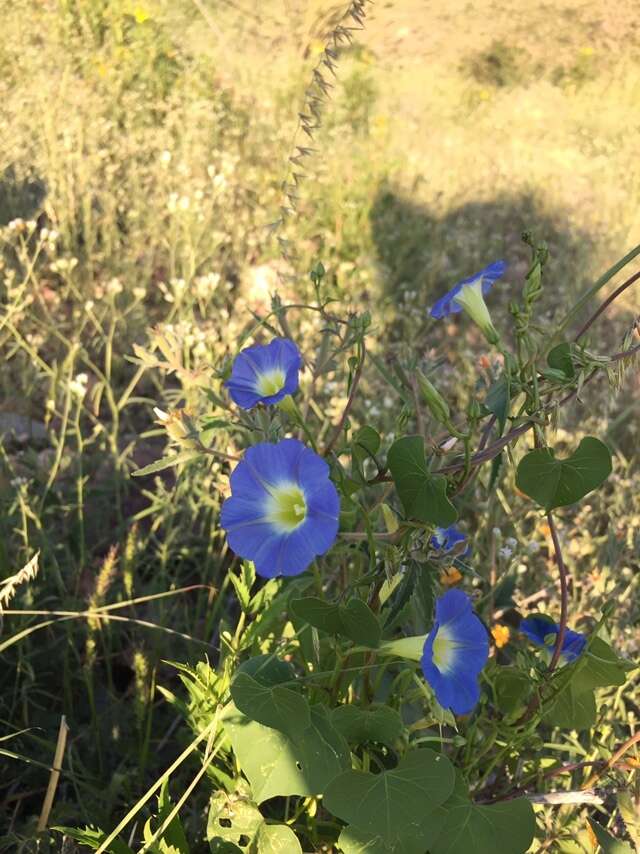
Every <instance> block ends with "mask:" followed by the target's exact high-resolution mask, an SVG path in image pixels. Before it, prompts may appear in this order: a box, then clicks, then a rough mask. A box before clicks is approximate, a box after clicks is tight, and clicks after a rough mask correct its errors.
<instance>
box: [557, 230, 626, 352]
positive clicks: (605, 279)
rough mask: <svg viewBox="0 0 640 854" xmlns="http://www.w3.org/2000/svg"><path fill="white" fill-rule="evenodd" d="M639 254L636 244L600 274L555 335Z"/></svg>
mask: <svg viewBox="0 0 640 854" xmlns="http://www.w3.org/2000/svg"><path fill="white" fill-rule="evenodd" d="M638 255H640V245H638V246H634V247H633V249H632V250H631V251H630V252H628V253H627V254H626V255H625V256H624V258H621V259H620V260H619V261H617V262H616V263H615V264H614V265H613V267H610V268H609V269H608V270H607V271H606V273H604V274H603V275H602V276H600V278H599V279H598V281H597V282H596V283H595V284H594V285H593V286H592V287H590V288H589V290H588V291H587V292H586V293H585V294H583V295H582V296H581V297H580V299H579V300H578V302H577V303H576V304H575V305H574V306H573V308H572V309H571V311H569V312H568V314H567V315H566V316H565V318H564V319H563V321H562V323H561V324H560V325H559V326H558V328H557V329H556V330H555V335H560V334H561V333H562V332H563V331H564V330H565V329H566V328H567V326H568V325H569V324H570V323H571V321H572V320H573V318H574V317H576V316H577V315H578V314H579V313H580V312H581V311H582V309H583V308H584V306H585V305H586V304H587V303H588V302H589V300H591V299H592V298H593V297H594V296H595V295H596V294H597V293H598V291H599V290H600V289H601V288H603V287H604V286H605V285H606V284H607V282H608V281H609V280H610V279H612V278H613V277H614V276H615V275H616V273H619V272H620V270H622V268H623V267H626V265H627V264H629V263H630V262H631V261H633V259H634V258H636V257H637V256H638Z"/></svg>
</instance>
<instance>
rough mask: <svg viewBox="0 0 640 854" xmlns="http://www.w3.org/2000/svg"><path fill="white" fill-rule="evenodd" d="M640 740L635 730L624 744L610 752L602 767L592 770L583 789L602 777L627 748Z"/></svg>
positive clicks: (639, 733) (639, 735)
mask: <svg viewBox="0 0 640 854" xmlns="http://www.w3.org/2000/svg"><path fill="white" fill-rule="evenodd" d="M638 742H640V732H637V733H636V734H635V735H632V736H631V738H628V739H627V740H626V741H625V743H624V744H622V745H621V746H620V747H619V748H618V749H617V750H616V752H615V753H614V754H612V755H611V756H610V757H609V759H607V761H606V762H605V764H604V765H603V766H602V768H598V770H596V771H594V772H593V774H592V775H591V776H590V777H589V779H588V780H587V782H586V783H585V784H584V788H585V789H589V788H591V786H593V784H594V783H595V782H596V781H597V780H598V778H599V777H602V775H603V774H606V773H607V771H609V770H610V769H611V768H613V766H614V765H616V764H617V762H618V761H619V760H620V759H622V757H623V756H624V754H625V753H626V752H627V750H630V749H631V748H632V747H633V746H634V744H638Z"/></svg>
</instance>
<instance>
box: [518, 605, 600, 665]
mask: <svg viewBox="0 0 640 854" xmlns="http://www.w3.org/2000/svg"><path fill="white" fill-rule="evenodd" d="M520 631H521V632H522V633H523V634H524V635H526V636H527V637H528V638H529V640H530V641H533V643H535V644H537V645H538V646H543V647H545V648H546V649H547V650H549V651H550V652H552V651H553V649H554V648H555V645H556V638H557V637H558V632H559V631H560V626H559V625H558V624H557V623H554V622H553V620H551V619H549V618H548V617H544V616H542V615H534V616H533V617H527V618H526V619H524V620H522V622H521V623H520ZM586 643H587V639H586V637H585V636H584V635H581V634H580V632H574V631H572V630H571V629H566V630H565V633H564V641H563V642H562V653H561V655H560V661H561V662H563V663H565V664H566V663H567V662H569V661H575V660H576V658H577V657H578V656H579V655H580V654H581V653H582V651H583V649H584V648H585V645H586Z"/></svg>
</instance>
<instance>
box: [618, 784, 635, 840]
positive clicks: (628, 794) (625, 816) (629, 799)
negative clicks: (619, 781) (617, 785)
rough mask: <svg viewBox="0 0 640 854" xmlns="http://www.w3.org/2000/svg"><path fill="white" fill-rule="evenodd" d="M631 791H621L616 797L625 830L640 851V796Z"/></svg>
mask: <svg viewBox="0 0 640 854" xmlns="http://www.w3.org/2000/svg"><path fill="white" fill-rule="evenodd" d="M636 792H637V789H636V791H635V792H632V791H630V790H629V789H621V790H620V791H619V792H618V794H617V795H616V800H617V802H618V809H619V810H620V815H621V816H622V820H623V822H624V826H625V830H626V831H627V833H628V834H629V837H630V838H631V840H632V842H633V844H634V845H635V846H636V848H638V850H640V795H638V794H636Z"/></svg>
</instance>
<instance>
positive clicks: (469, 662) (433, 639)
mask: <svg viewBox="0 0 640 854" xmlns="http://www.w3.org/2000/svg"><path fill="white" fill-rule="evenodd" d="M488 657H489V638H488V635H487V630H486V629H485V627H484V625H483V624H482V622H481V621H480V619H479V618H478V617H477V616H476V614H475V613H474V611H473V609H472V607H471V600H470V599H469V597H468V596H467V594H466V593H464V592H463V591H462V590H448V591H447V592H446V593H445V594H444V595H443V596H441V597H440V598H439V599H438V600H437V601H436V621H435V623H434V626H433V628H432V629H431V631H430V632H429V634H428V635H427V638H426V640H425V644H424V649H423V653H422V659H421V665H422V672H423V673H424V675H425V678H426V680H427V682H428V683H429V684H430V685H431V687H432V688H433V690H434V692H435V695H436V699H437V700H438V702H439V703H440V705H441V706H442V707H443V708H447V709H451V711H452V712H454V714H458V715H463V714H467V713H468V712H470V711H471V710H472V709H473V707H474V706H475V705H476V703H477V702H478V699H479V697H480V687H479V684H478V676H479V674H480V671H481V670H482V668H483V667H484V665H485V664H486V662H487V659H488Z"/></svg>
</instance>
